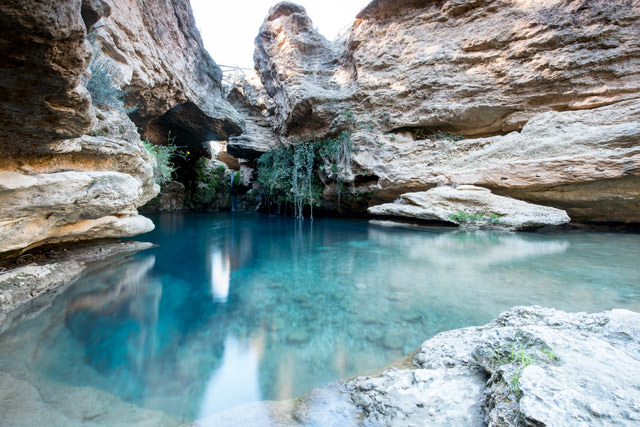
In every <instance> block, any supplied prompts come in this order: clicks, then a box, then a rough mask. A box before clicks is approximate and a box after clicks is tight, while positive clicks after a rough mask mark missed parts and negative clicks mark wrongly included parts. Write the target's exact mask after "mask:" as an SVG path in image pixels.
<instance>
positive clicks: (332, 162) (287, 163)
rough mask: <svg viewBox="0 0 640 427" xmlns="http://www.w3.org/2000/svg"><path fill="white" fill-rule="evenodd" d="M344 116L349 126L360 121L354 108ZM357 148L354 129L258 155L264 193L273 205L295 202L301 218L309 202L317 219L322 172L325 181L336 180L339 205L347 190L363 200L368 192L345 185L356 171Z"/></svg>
mask: <svg viewBox="0 0 640 427" xmlns="http://www.w3.org/2000/svg"><path fill="white" fill-rule="evenodd" d="M342 119H343V123H346V125H347V127H348V128H352V127H354V126H355V125H356V123H355V119H354V116H353V112H352V111H351V110H345V111H343V112H342ZM353 151H354V147H353V142H352V140H351V131H350V130H343V131H342V132H340V133H339V134H337V136H333V137H329V138H325V139H323V140H315V139H313V140H311V141H300V142H298V143H296V144H295V145H293V146H289V147H280V148H277V149H275V150H272V151H269V152H267V153H265V154H263V155H262V156H261V157H260V158H259V159H258V183H259V185H260V187H261V190H262V194H263V196H264V198H265V199H266V200H267V203H268V204H269V205H271V204H275V205H278V206H280V205H281V204H283V203H285V204H286V203H290V204H292V205H293V208H294V213H295V216H296V218H299V219H302V218H303V209H304V207H305V206H308V207H309V208H310V214H311V218H312V219H313V207H314V206H319V205H320V198H321V196H322V191H323V184H322V181H321V180H320V177H319V176H318V175H319V173H320V172H322V173H323V174H322V176H323V179H324V180H325V181H327V180H330V181H333V182H335V183H336V188H337V195H338V209H339V208H340V198H341V196H342V195H343V194H344V195H346V196H348V198H349V200H351V201H356V202H358V201H361V200H362V199H363V198H364V197H366V195H363V194H361V193H359V192H355V193H354V192H353V191H350V192H345V190H344V185H343V184H344V183H343V177H344V176H345V175H347V176H348V175H350V174H351V173H352V172H351V153H352V152H353Z"/></svg>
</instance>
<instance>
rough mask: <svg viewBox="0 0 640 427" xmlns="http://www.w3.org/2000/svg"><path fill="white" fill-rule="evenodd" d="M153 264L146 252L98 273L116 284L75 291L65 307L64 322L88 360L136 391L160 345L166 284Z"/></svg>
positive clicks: (101, 277) (106, 281)
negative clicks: (160, 316)
mask: <svg viewBox="0 0 640 427" xmlns="http://www.w3.org/2000/svg"><path fill="white" fill-rule="evenodd" d="M154 265H155V257H154V256H147V257H145V258H143V259H141V260H139V261H135V262H132V263H129V264H127V265H126V266H125V267H124V268H123V269H121V270H120V271H119V272H118V274H117V275H114V273H111V274H109V273H106V274H103V275H102V276H98V278H99V279H101V280H102V281H103V282H104V283H113V284H110V285H109V286H107V287H104V288H101V289H99V290H92V291H91V292H87V293H81V294H79V295H76V296H74V297H73V298H71V299H70V301H69V303H68V305H67V309H66V311H65V324H66V326H67V329H68V330H69V331H70V333H71V335H72V336H73V338H75V339H76V340H78V341H79V342H80V343H81V345H82V347H83V348H84V350H85V362H86V363H87V364H89V365H90V366H93V367H94V368H95V369H96V370H97V371H98V372H100V373H102V374H103V375H109V376H112V377H116V379H115V381H117V382H118V383H119V384H120V386H121V387H122V388H123V390H126V389H131V390H132V393H134V394H135V393H137V391H138V389H139V387H140V386H141V385H142V384H144V382H145V379H146V377H147V376H148V375H149V373H150V371H151V370H152V366H151V365H150V361H152V360H153V357H154V353H155V350H156V347H157V342H156V328H157V323H158V311H159V304H160V299H161V297H162V283H161V282H159V281H158V280H153V279H152V278H150V277H149V271H150V270H151V269H152V268H153V266H154ZM113 276H115V277H113ZM113 279H115V280H113ZM132 382H134V383H133V384H132ZM136 382H139V383H140V384H135V383H136Z"/></svg>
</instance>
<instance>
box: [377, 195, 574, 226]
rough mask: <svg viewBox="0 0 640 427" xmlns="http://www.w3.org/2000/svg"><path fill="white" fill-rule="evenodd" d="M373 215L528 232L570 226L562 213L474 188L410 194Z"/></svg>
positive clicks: (566, 217)
mask: <svg viewBox="0 0 640 427" xmlns="http://www.w3.org/2000/svg"><path fill="white" fill-rule="evenodd" d="M369 213H372V214H374V215H384V216H392V217H408V218H417V219H422V220H427V221H447V222H453V223H455V224H458V225H460V226H463V227H471V228H493V229H499V230H500V229H502V230H525V229H532V228H537V227H543V226H545V225H561V224H565V223H567V222H569V216H567V213H566V212H564V211H562V210H560V209H555V208H550V207H547V206H538V205H534V204H532V203H527V202H523V201H522V200H516V199H512V198H510V197H504V196H496V195H495V194H491V191H489V190H487V189H486V188H482V187H475V186H473V185H460V186H458V187H457V188H453V187H436V188H432V189H431V190H429V191H423V192H417V193H406V194H403V195H402V196H400V199H398V200H397V201H396V202H395V203H385V204H382V205H377V206H372V207H370V208H369Z"/></svg>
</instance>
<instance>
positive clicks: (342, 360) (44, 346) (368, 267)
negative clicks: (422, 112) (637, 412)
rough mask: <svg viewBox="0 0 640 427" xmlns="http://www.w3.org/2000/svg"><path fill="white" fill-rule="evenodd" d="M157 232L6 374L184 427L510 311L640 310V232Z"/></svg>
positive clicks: (4, 358)
mask: <svg viewBox="0 0 640 427" xmlns="http://www.w3.org/2000/svg"><path fill="white" fill-rule="evenodd" d="M155 219H156V224H158V228H157V229H156V231H154V232H153V233H152V234H151V235H150V237H149V238H150V239H151V240H152V241H154V242H155V243H157V244H158V245H159V246H158V247H157V248H154V249H152V250H149V251H146V252H143V253H140V254H139V255H138V256H137V257H136V258H135V259H132V260H130V261H128V262H124V263H121V264H119V265H116V266H110V267H109V268H107V269H103V270H101V271H96V272H93V273H91V274H89V275H87V276H86V277H84V278H83V279H81V280H79V281H78V283H77V284H76V285H75V286H73V287H71V288H69V290H68V291H67V292H65V293H64V294H62V295H61V296H59V297H58V298H57V299H56V301H55V303H54V304H53V305H52V306H51V307H50V308H49V309H47V310H46V311H44V312H42V313H40V314H39V315H38V316H37V317H35V318H34V319H32V320H29V321H27V322H23V323H21V324H20V325H17V326H16V327H14V328H12V329H11V330H9V331H8V332H7V333H5V334H4V335H2V336H0V350H1V351H0V366H1V367H2V368H0V370H6V371H7V372H12V374H15V375H20V373H21V372H22V373H24V372H26V371H29V372H33V373H34V378H38V377H39V378H42V380H43V381H44V379H47V381H49V380H54V381H57V382H59V383H64V384H70V385H82V386H87V385H88V386H92V387H95V388H99V389H101V390H105V391H108V392H110V393H112V394H114V395H117V396H119V397H120V398H123V399H125V400H127V401H129V402H132V403H135V404H136V405H139V406H142V407H145V408H151V409H158V410H162V411H165V412H166V413H168V414H170V415H172V416H176V417H181V418H182V419H183V420H184V421H189V420H191V419H194V418H195V417H204V416H207V415H210V414H214V413H217V412H219V411H222V410H225V409H228V408H232V407H235V406H237V405H240V404H246V403H251V402H256V401H261V400H267V399H268V400H279V399H288V398H291V397H295V396H299V395H301V394H303V393H305V392H306V391H308V390H310V389H312V388H314V387H320V386H323V385H325V384H327V383H329V382H331V381H335V380H337V379H340V378H345V377H349V376H352V375H355V374H358V373H363V372H367V371H369V370H372V369H376V368H379V367H381V366H384V365H385V364H388V363H389V362H391V361H393V360H395V359H397V358H398V357H401V356H403V355H406V354H408V353H409V352H411V351H412V350H414V349H415V348H416V347H417V346H418V345H419V344H420V343H421V342H422V341H423V340H425V339H426V338H428V337H430V336H433V335H434V334H436V333H438V332H440V331H443V330H447V329H452V328H458V327H464V326H470V325H479V324H483V323H486V322H487V321H489V320H491V319H492V318H494V317H495V316H496V315H497V314H498V313H500V312H501V311H504V310H507V309H509V308H510V307H512V306H514V305H524V304H539V305H543V306H551V307H555V308H560V309H565V310H569V311H601V310H606V309H610V308H613V307H624V308H629V309H632V310H636V311H640V286H639V280H638V279H639V278H640V266H639V265H638V263H637V260H638V259H640V236H639V235H632V234H606V233H592V234H533V233H529V234H505V233H491V232H478V231H476V232H458V231H451V230H450V229H446V230H442V229H427V230H426V231H407V230H396V229H386V228H380V227H376V226H370V225H368V224H367V223H366V222H361V221H338V220H331V219H319V220H316V221H314V222H313V224H310V223H309V222H305V223H296V222H295V221H293V220H290V219H287V218H280V217H267V216H259V215H249V214H237V213H236V214H233V215H230V214H220V215H162V216H159V217H157V218H155ZM33 381H37V380H33ZM264 417H265V418H264V420H265V421H264V424H267V420H268V419H269V414H268V413H266V412H265V413H264Z"/></svg>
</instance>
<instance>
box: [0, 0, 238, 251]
mask: <svg viewBox="0 0 640 427" xmlns="http://www.w3.org/2000/svg"><path fill="white" fill-rule="evenodd" d="M0 12H1V13H0V16H1V17H0V22H2V24H3V28H6V29H8V30H7V31H4V32H3V33H2V35H1V36H0V38H1V39H2V42H1V43H0V54H2V56H3V58H5V59H4V60H3V63H2V65H1V67H2V75H3V78H2V81H1V82H0V94H1V97H0V111H1V112H2V114H0V116H1V118H0V154H2V155H1V156H0V157H1V159H0V239H1V240H2V242H3V243H2V245H0V253H1V252H7V251H15V250H24V249H28V248H30V247H33V246H37V245H42V244H45V243H58V242H65V241H76V240H87V239H100V238H107V237H123V236H132V235H136V234H140V233H144V232H147V231H150V230H152V229H153V224H152V223H151V221H149V220H148V219H146V218H144V217H141V216H139V215H137V211H136V208H137V207H139V206H141V205H143V204H145V203H146V202H147V201H149V200H150V199H152V198H153V197H154V196H155V195H156V194H157V192H158V187H157V185H156V184H155V183H154V164H155V160H154V158H153V157H152V155H151V154H150V153H149V152H148V151H147V150H146V149H145V148H144V147H143V145H142V143H141V141H140V133H139V132H138V129H140V131H141V133H142V134H143V136H144V137H147V138H149V139H151V140H152V141H153V142H155V143H166V142H167V139H168V135H169V131H171V135H172V138H175V139H174V141H175V143H176V144H180V145H183V146H187V147H190V148H191V151H192V152H194V155H195V154H200V152H202V151H204V150H203V149H202V143H203V142H205V141H207V140H210V139H226V138H228V137H229V136H230V135H234V134H239V133H240V132H241V131H242V126H243V122H242V119H241V117H240V116H239V114H238V113H237V112H236V111H235V109H234V108H233V107H232V106H231V105H230V104H229V103H228V102H227V101H225V100H224V99H223V97H222V96H221V91H220V78H221V73H220V70H219V69H218V67H217V66H216V64H215V63H214V62H213V60H212V59H211V58H210V57H209V55H208V54H207V53H206V51H205V50H204V48H203V46H202V41H201V39H200V36H199V34H198V32H197V29H196V27H195V22H194V19H193V16H192V15H191V9H190V6H189V3H188V2H187V1H184V0H154V1H145V2H144V3H143V2H141V1H137V0H131V1H125V2H110V1H107V0H85V1H80V0H75V1H72V2H62V3H60V2H54V1H49V0H47V1H45V2H44V3H43V2H38V3H37V4H35V3H33V4H32V3H30V2H24V1H8V2H4V3H3V4H2V5H1V6H0ZM90 64H91V70H90V68H89V66H90ZM96 64H97V65H100V66H101V67H102V68H99V67H94V65H96ZM92 71H93V72H92ZM100 79H101V80H100ZM95 82H101V86H98V87H97V89H95V85H96V83H95ZM92 84H93V85H94V86H93V87H94V92H92V94H91V95H90V93H89V91H88V90H87V88H90V89H91V85H92ZM96 90H98V93H97V92H96ZM98 95H101V96H105V97H107V98H108V97H111V99H110V101H109V102H108V103H99V102H98ZM122 97H124V99H120V98H122ZM92 101H93V102H92ZM125 105H126V107H129V108H125ZM126 113H128V114H129V115H130V116H131V118H132V119H133V121H134V122H135V124H134V123H133V122H132V121H131V120H130V119H129V117H128V116H127V114H126ZM136 125H137V126H136ZM137 128H138V129H137Z"/></svg>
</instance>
